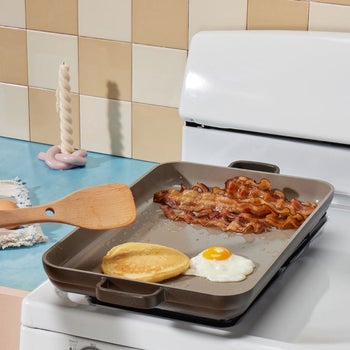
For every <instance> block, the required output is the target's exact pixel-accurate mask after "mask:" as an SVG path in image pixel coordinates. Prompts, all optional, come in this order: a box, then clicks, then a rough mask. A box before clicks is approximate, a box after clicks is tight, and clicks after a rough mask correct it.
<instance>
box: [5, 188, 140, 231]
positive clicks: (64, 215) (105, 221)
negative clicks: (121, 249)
mask: <svg viewBox="0 0 350 350" xmlns="http://www.w3.org/2000/svg"><path fill="white" fill-rule="evenodd" d="M135 217H136V208H135V202H134V198H133V195H132V192H131V190H130V188H129V187H128V186H126V185H123V184H107V185H100V186H94V187H88V188H84V189H81V190H78V191H76V192H73V193H71V194H69V195H68V196H66V197H63V198H61V199H59V200H56V201H54V202H51V203H48V204H43V205H38V206H33V207H27V208H16V209H9V210H0V227H13V226H19V225H24V224H32V223H39V222H61V223H65V224H70V225H74V226H79V227H84V228H88V229H92V230H104V229H110V228H116V227H121V226H126V225H128V224H130V223H132V222H133V221H134V220H135Z"/></svg>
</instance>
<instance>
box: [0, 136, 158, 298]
mask: <svg viewBox="0 0 350 350" xmlns="http://www.w3.org/2000/svg"><path fill="white" fill-rule="evenodd" d="M49 148H50V145H44V144H39V143H33V142H27V141H21V140H15V139H9V138H4V137H0V164H1V170H0V180H13V179H15V178H19V179H21V180H22V181H23V182H24V183H25V185H26V187H27V189H28V190H29V195H30V200H31V204H32V205H39V204H45V203H49V202H51V201H54V200H56V199H59V198H61V197H64V196H65V195H67V194H69V193H71V192H73V191H76V190H78V189H80V188H84V187H89V186H94V185H100V184H105V183H124V184H127V185H131V184H132V183H134V182H135V181H136V180H137V179H138V178H139V177H141V176H142V175H143V174H145V173H146V172H148V171H149V170H150V169H152V168H153V167H154V166H156V163H152V162H146V161H140V160H135V159H129V158H122V157H116V156H110V155H105V154H99V153H94V152H89V153H88V156H87V164H86V166H85V167H82V168H75V169H71V170H52V169H50V168H49V167H48V166H47V165H46V164H45V163H44V162H43V161H41V160H39V159H38V153H39V152H42V151H43V152H46V151H47V150H48V149H49ZM41 227H42V230H43V232H44V234H45V235H46V236H47V241H46V242H44V243H39V244H36V245H34V246H30V247H18V248H17V247H16V248H6V249H2V250H0V271H1V273H0V286H3V287H9V288H15V289H20V290H25V291H31V290H33V289H34V288H36V287H37V286H39V284H41V283H42V282H44V281H45V280H46V279H47V275H46V273H45V271H44V268H43V265H42V260H41V259H42V255H43V253H44V252H45V251H46V250H47V249H48V248H50V247H51V246H52V245H54V244H55V243H56V242H57V241H59V240H60V239H62V238H63V237H64V236H65V235H67V234H68V233H70V232H71V231H72V230H73V229H75V227H74V226H71V225H66V224H56V223H42V224H41Z"/></svg>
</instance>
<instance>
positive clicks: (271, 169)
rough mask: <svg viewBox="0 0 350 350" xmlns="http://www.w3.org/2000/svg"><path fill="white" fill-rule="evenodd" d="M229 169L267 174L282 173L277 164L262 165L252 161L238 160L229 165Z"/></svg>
mask: <svg viewBox="0 0 350 350" xmlns="http://www.w3.org/2000/svg"><path fill="white" fill-rule="evenodd" d="M229 168H239V169H247V170H256V171H263V172H265V173H275V174H279V173H280V168H279V167H278V166H277V165H275V164H270V163H262V162H256V161H251V160H236V161H234V162H232V163H231V164H230V165H229Z"/></svg>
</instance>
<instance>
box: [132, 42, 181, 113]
mask: <svg viewBox="0 0 350 350" xmlns="http://www.w3.org/2000/svg"><path fill="white" fill-rule="evenodd" d="M186 59H187V51H186V50H177V49H169V48H164V47H155V46H145V45H136V44H134V45H133V80H132V89H133V91H132V95H133V101H135V102H142V103H149V104H155V105H161V106H167V107H175V108H177V107H178V106H179V103H180V95H181V88H182V81H183V76H184V72H185V66H186Z"/></svg>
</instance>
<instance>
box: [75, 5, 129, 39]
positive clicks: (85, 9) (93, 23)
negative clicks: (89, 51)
mask: <svg viewBox="0 0 350 350" xmlns="http://www.w3.org/2000/svg"><path fill="white" fill-rule="evenodd" d="M78 6H79V8H78V9H79V11H78V13H79V35H81V36H88V37H93V38H102V39H110V40H119V41H127V42H131V0H100V1H98V2H96V0H79V3H78Z"/></svg>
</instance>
